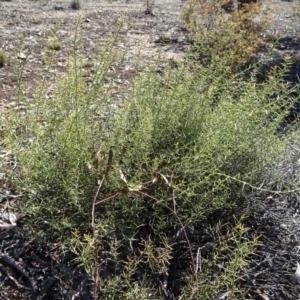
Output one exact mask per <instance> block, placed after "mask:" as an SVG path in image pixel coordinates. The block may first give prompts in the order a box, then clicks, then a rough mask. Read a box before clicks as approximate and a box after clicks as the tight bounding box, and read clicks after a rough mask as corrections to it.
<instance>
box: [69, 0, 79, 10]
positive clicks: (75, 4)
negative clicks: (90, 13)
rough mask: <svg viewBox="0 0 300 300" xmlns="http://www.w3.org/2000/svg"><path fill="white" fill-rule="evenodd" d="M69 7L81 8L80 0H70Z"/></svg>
mask: <svg viewBox="0 0 300 300" xmlns="http://www.w3.org/2000/svg"><path fill="white" fill-rule="evenodd" d="M70 7H71V8H72V9H80V8H81V3H80V0H72V1H71V5H70Z"/></svg>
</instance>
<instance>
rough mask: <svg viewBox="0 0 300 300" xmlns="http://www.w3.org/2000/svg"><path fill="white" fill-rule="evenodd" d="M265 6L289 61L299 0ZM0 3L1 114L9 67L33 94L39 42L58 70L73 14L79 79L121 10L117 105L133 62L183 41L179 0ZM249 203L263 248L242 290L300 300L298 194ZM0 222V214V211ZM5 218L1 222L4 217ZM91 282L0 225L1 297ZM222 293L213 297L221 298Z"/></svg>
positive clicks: (8, 94)
mask: <svg viewBox="0 0 300 300" xmlns="http://www.w3.org/2000/svg"><path fill="white" fill-rule="evenodd" d="M270 3H271V7H272V8H273V12H272V18H273V20H274V25H273V27H272V29H270V30H269V31H268V32H267V34H268V35H275V34H279V35H280V36H281V39H280V40H279V43H278V44H277V46H276V48H277V49H276V51H275V54H274V61H277V59H278V58H279V60H280V58H281V57H282V55H283V54H285V53H287V52H288V53H290V54H291V55H293V56H295V57H297V56H298V55H299V51H300V42H299V41H300V30H299V28H300V22H299V21H300V11H298V10H297V8H298V7H299V2H298V1H295V2H283V1H279V0H277V1H270ZM0 4H1V6H0V50H3V51H5V53H6V54H7V56H8V64H7V65H6V66H4V67H3V68H0V111H1V109H5V107H7V106H13V105H15V102H14V99H15V96H16V92H17V87H18V76H17V75H16V68H17V66H18V65H20V64H21V65H22V62H23V61H24V60H25V59H26V60H27V63H26V66H25V68H24V72H23V75H22V82H23V86H24V88H25V93H26V95H27V96H28V97H31V96H32V93H33V92H34V87H35V82H36V81H37V80H39V79H41V76H42V74H44V72H45V69H46V67H47V44H48V43H49V40H51V38H53V33H54V32H56V36H57V39H58V41H59V42H60V43H61V50H60V51H58V52H57V55H56V60H55V64H54V65H53V67H52V69H51V72H52V73H53V74H57V73H60V72H63V71H64V70H65V69H66V65H67V58H68V55H69V54H70V53H71V51H72V49H73V48H72V43H73V40H74V28H75V25H76V20H78V16H79V15H80V18H81V26H80V33H79V43H80V44H81V45H83V47H82V57H83V60H85V61H87V62H89V63H88V64H87V66H89V67H88V68H90V69H89V70H88V71H87V76H86V81H87V82H88V81H89V74H92V73H93V67H94V62H95V61H96V59H97V54H98V50H97V49H98V46H99V45H103V44H104V43H105V40H106V39H107V38H109V37H111V36H113V35H114V34H115V32H116V28H117V26H118V22H119V20H120V17H121V16H123V15H125V16H126V22H125V25H124V27H123V28H122V29H121V34H120V38H119V40H118V48H119V50H120V53H121V54H120V55H123V63H122V64H121V65H120V66H118V68H117V69H116V71H115V73H114V74H113V75H112V76H114V82H115V89H114V91H115V100H116V101H117V102H118V101H122V99H121V97H122V93H121V91H122V90H123V89H126V88H127V87H128V86H129V84H130V82H131V81H132V79H133V78H134V76H135V75H136V74H137V73H138V72H139V70H140V68H142V67H143V66H147V65H148V64H151V63H155V64H156V67H157V68H162V67H163V65H164V64H166V63H169V62H170V61H178V60H180V59H181V58H182V56H183V54H184V50H185V49H186V48H187V47H188V43H187V40H186V39H185V32H184V30H183V28H182V25H181V23H180V13H181V9H182V5H184V4H185V2H184V1H181V0H156V1H155V5H154V7H153V13H154V14H153V15H152V14H145V2H143V1H139V0H130V1H125V0H119V1H106V0H103V1H100V0H99V1H96V0H87V1H82V9H81V10H79V11H76V10H71V9H70V8H69V1H53V0H49V1H43V0H41V1H29V0H12V1H9V2H7V1H2V2H0ZM56 28H58V29H57V30H56ZM162 35H165V36H168V37H169V38H170V40H169V42H168V43H167V44H164V45H161V44H160V43H157V42H156V41H157V40H158V39H159V37H160V36H162ZM293 68H294V69H293V73H292V74H291V78H292V80H294V79H295V78H296V75H297V74H299V65H298V64H295V65H294V66H293ZM49 93H51V87H49ZM0 147H1V141H0ZM299 149H300V146H299V147H298V146H297V145H296V144H295V145H294V146H293V147H292V148H291V149H289V151H293V157H292V159H291V160H290V161H288V162H285V165H284V166H280V170H277V171H278V174H279V176H281V177H282V178H283V177H284V176H292V175H291V174H292V173H293V172H298V170H299V159H300V150H299ZM0 150H1V148H0ZM0 154H1V152H0ZM0 173H1V170H0ZM0 175H1V174H0ZM1 184H3V182H2V181H1V176H0V202H1V203H2V204H3V203H5V201H7V200H8V199H10V200H11V198H10V197H7V195H8V194H9V191H8V190H7V189H6V188H5V186H3V185H2V186H1ZM247 200H248V203H249V205H248V214H249V216H250V217H249V218H248V220H247V221H246V222H247V225H248V226H249V227H250V230H249V231H251V232H255V233H257V234H259V235H261V242H262V246H261V247H259V248H258V249H257V252H256V255H255V256H253V258H252V262H251V264H250V265H249V267H247V268H245V269H244V270H243V272H244V275H245V276H246V277H245V278H246V280H245V282H244V283H243V284H242V286H241V288H245V290H248V295H247V297H248V298H249V299H263V300H268V299H300V285H299V282H298V279H297V278H295V276H294V274H295V270H296V267H297V263H298V262H300V254H299V247H300V230H299V229H298V227H299V224H300V216H299V214H298V207H300V204H299V203H300V202H299V201H298V196H297V195H296V194H294V195H291V196H289V197H286V198H282V197H278V196H275V195H265V194H263V193H261V194H256V195H251V196H249V199H247ZM16 201H17V200H16ZM1 218H4V214H3V213H1ZM8 219H9V218H8ZM4 221H5V222H7V218H6V219H5V220H4ZM204 227H205V224H201V226H199V229H198V230H196V231H194V232H193V233H190V239H191V242H192V243H195V248H196V249H198V248H201V247H202V248H203V245H204V244H205V243H207V239H208V240H210V239H209V238H207V234H205V232H204V230H203V228H204ZM195 235H197V237H195ZM202 248H201V249H202ZM174 272H175V270H174ZM170 278H171V276H170ZM176 280H178V278H175V276H173V283H171V282H169V285H168V288H169V293H168V295H169V296H168V297H167V296H166V299H174V297H176V286H174V282H175V281H176ZM89 283H90V282H89V280H88V278H87V275H86V274H85V273H84V271H83V270H82V269H81V268H80V267H79V266H76V265H72V264H70V257H68V258H66V257H62V256H59V255H58V254H57V252H56V245H55V244H51V243H49V244H46V245H37V244H36V243H34V241H32V240H30V238H29V237H25V238H20V237H17V236H15V234H14V230H4V229H0V299H11V300H14V299H57V298H60V299H61V298H62V299H91V296H90V294H91V293H90V292H91V290H90V287H89V286H90V284H89ZM221 296H222V295H221ZM221 296H220V298H218V299H226V297H223V298H222V297H221Z"/></svg>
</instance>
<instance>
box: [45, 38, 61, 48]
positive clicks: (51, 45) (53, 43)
mask: <svg viewBox="0 0 300 300" xmlns="http://www.w3.org/2000/svg"><path fill="white" fill-rule="evenodd" d="M48 48H49V49H50V50H55V51H59V50H60V49H61V44H60V43H59V42H58V40H57V39H53V40H52V41H50V42H49V43H48Z"/></svg>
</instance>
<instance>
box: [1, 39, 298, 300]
mask: <svg viewBox="0 0 300 300" xmlns="http://www.w3.org/2000/svg"><path fill="white" fill-rule="evenodd" d="M75 36H76V34H75ZM116 39H117V36H116V37H115V38H114V39H112V40H110V41H108V42H107V44H106V46H105V47H104V49H102V51H101V53H100V55H98V57H100V60H99V61H98V63H97V66H98V69H97V70H96V72H95V75H94V77H93V79H92V83H91V84H90V85H86V83H85V82H84V79H83V77H82V76H81V70H82V68H81V65H80V63H78V60H79V58H78V51H75V49H76V43H77V41H76V40H75V42H74V46H73V47H74V51H73V57H71V58H70V59H69V69H68V71H67V72H66V74H63V75H61V76H58V75H56V77H52V78H49V76H50V73H49V74H48V75H49V76H45V77H44V79H43V81H42V82H41V83H40V84H39V85H38V86H37V89H36V93H35V94H34V100H33V101H32V99H26V98H25V99H24V97H23V96H22V95H23V94H22V93H19V95H20V98H19V99H18V101H19V103H21V102H22V103H24V102H26V103H27V106H26V107H27V110H26V111H24V110H16V109H15V110H12V111H10V112H9V113H7V114H5V117H4V123H3V124H4V125H3V134H4V138H5V145H6V147H7V148H8V149H9V150H11V151H12V153H14V155H15V156H16V161H17V162H18V163H17V169H14V170H11V172H10V169H9V168H8V169H7V176H8V178H9V180H10V182H11V183H12V185H13V186H15V187H18V189H19V192H20V193H22V195H23V197H22V201H20V202H19V203H18V209H19V210H20V211H21V212H22V214H26V215H30V218H28V221H27V224H28V226H29V227H30V228H31V230H32V232H34V233H35V234H36V235H37V236H39V237H41V238H44V239H49V238H51V239H56V240H57V241H59V242H60V244H61V245H62V247H66V248H67V249H71V250H72V251H73V252H74V253H75V254H76V255H77V258H76V260H77V261H78V262H80V263H82V264H83V265H84V267H85V268H86V270H87V271H88V272H89V274H91V277H92V278H93V279H94V280H95V282H96V287H98V288H99V297H100V298H101V299H108V298H111V297H115V299H133V298H135V297H136V296H137V295H140V296H141V295H142V298H143V299H153V295H155V297H156V296H157V295H156V294H155V293H153V290H155V289H154V288H153V280H152V279H153V276H154V275H155V274H156V275H157V274H163V273H166V272H167V270H168V266H169V264H170V261H171V257H172V247H173V245H172V242H171V239H170V237H171V235H172V232H174V230H175V229H176V228H177V229H178V228H180V227H182V228H183V226H192V225H193V224H194V223H195V222H196V221H197V222H199V221H201V220H205V219H206V218H207V216H209V215H210V214H211V213H214V212H215V211H218V210H221V211H225V212H226V211H227V212H228V213H230V212H231V211H232V209H233V208H235V207H236V205H237V201H238V199H239V197H240V196H241V194H242V192H243V189H244V188H247V186H248V185H255V184H256V183H257V180H258V179H257V174H258V172H261V171H262V170H264V169H265V168H267V167H268V166H269V165H270V164H271V163H273V162H274V160H276V158H277V157H278V154H279V153H280V151H281V150H282V148H283V146H284V145H285V144H286V142H287V139H288V138H289V135H288V134H287V135H286V136H285V137H279V136H278V135H276V134H275V132H276V130H277V128H278V124H279V123H280V122H281V121H282V118H283V117H284V116H285V115H286V114H287V113H288V109H289V107H287V106H286V107H285V108H282V101H283V99H284V97H286V96H287V95H289V94H290V90H289V89H288V87H286V86H285V85H284V84H283V83H282V79H281V78H282V76H283V75H284V71H285V70H284V69H283V70H280V69H278V70H274V73H273V75H272V76H270V78H269V79H268V80H267V81H266V82H265V83H263V84H258V83H257V82H256V80H255V78H256V73H255V70H252V73H251V70H249V73H250V75H248V78H246V77H245V76H241V75H240V74H239V75H233V74H232V73H231V72H228V64H227V63H228V62H227V60H225V59H223V60H221V59H220V60H219V61H218V63H219V64H218V69H217V70H216V69H215V68H212V67H211V66H209V65H202V66H197V65H195V64H194V62H193V61H192V62H189V61H188V60H186V61H185V62H184V63H183V64H182V65H178V67H177V68H176V69H172V68H169V69H168V68H166V69H165V70H164V71H163V73H162V74H157V73H156V72H154V70H153V69H151V68H149V69H148V70H145V72H144V73H142V74H140V76H139V77H138V78H136V80H135V81H134V83H133V85H132V89H131V92H129V94H126V95H124V103H123V106H122V107H121V108H116V106H115V105H114V104H113V100H112V97H111V94H110V92H111V91H110V87H111V85H110V84H109V83H110V81H111V80H112V78H110V77H109V74H110V73H111V71H112V70H113V69H115V68H114V66H115V64H117V63H118V61H117V60H116V57H117V52H116V51H117V50H116ZM52 55H55V53H54V52H52ZM49 60H50V61H52V58H51V57H50V58H49ZM225 76H226V77H225ZM46 78H47V82H46ZM51 81H52V82H53V83H54V86H56V88H55V89H54V90H53V97H52V98H51V99H50V98H49V97H47V93H46V88H47V86H49V84H50V82H51ZM276 91H280V94H279V95H280V96H279V97H278V98H276V99H271V97H272V95H273V94H274V92H276ZM290 97H291V98H292V95H290ZM95 183H96V184H95ZM41 223H42V224H48V226H47V227H45V226H44V227H43V228H41ZM241 231H242V229H241ZM236 239H237V238H236ZM254 244H255V243H254ZM254 244H253V245H254ZM253 245H252V244H251V243H249V244H247V245H246V246H247V249H248V250H247V251H245V253H250V252H251V249H252V247H253ZM107 249H109V258H108V260H109V263H108V265H107V266H102V265H101V266H102V267H103V268H104V267H105V268H106V267H107V270H109V275H108V276H107V277H105V276H104V277H101V278H98V277H97V274H98V272H97V268H99V265H98V264H99V262H96V261H97V259H98V257H99V256H101V255H102V254H103V255H106V254H104V252H107ZM239 249H240V250H242V249H243V248H242V246H241V248H239ZM239 253H240V252H239ZM237 254H238V253H237ZM240 254H241V260H239V264H240V265H242V264H243V263H244V261H245V257H244V256H243V255H244V254H242V253H240ZM232 259H233V262H235V258H234V257H233V258H232ZM191 265H192V266H194V264H193V259H192V258H191ZM232 266H233V267H232ZM228 268H229V269H230V270H231V271H234V270H236V265H235V264H234V263H233V264H228ZM95 270H96V271H95ZM137 272H140V274H141V275H140V278H139V283H137V281H136V279H134V278H135V274H137ZM227 273H228V274H231V273H230V272H229V271H228V272H227ZM92 274H94V275H92ZM95 274H96V275H95ZM228 276H229V275H228ZM230 276H231V275H230ZM199 282H200V281H199ZM232 282H235V279H232V281H231V283H232ZM226 284H227V283H226ZM208 285H209V283H208ZM228 285H230V282H229V283H228ZM120 287H121V288H120ZM189 287H190V286H189ZM204 288H205V287H203V289H204ZM207 288H208V289H209V286H208V287H207ZM203 289H202V290H201V291H203ZM95 294H97V288H95ZM95 297H96V295H95ZM157 297H158V296H157Z"/></svg>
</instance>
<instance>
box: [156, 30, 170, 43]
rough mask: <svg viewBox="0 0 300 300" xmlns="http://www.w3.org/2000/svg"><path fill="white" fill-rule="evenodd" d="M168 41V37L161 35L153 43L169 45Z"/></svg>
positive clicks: (164, 34)
mask: <svg viewBox="0 0 300 300" xmlns="http://www.w3.org/2000/svg"><path fill="white" fill-rule="evenodd" d="M170 41H171V39H170V37H169V36H168V35H167V34H166V33H163V34H161V35H160V36H159V38H158V39H157V40H156V41H155V43H158V44H161V45H166V44H169V43H170Z"/></svg>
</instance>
